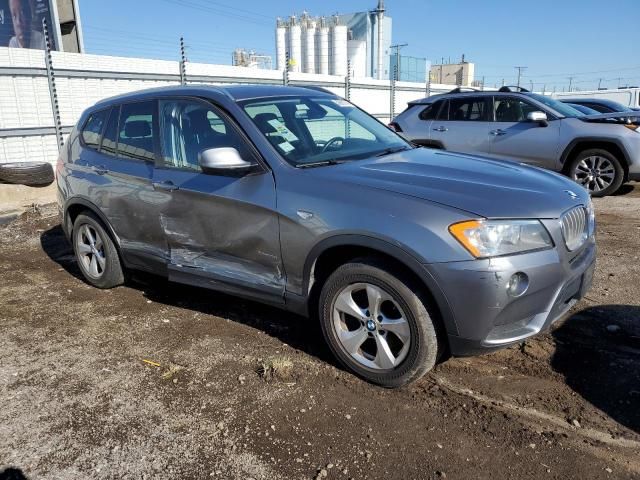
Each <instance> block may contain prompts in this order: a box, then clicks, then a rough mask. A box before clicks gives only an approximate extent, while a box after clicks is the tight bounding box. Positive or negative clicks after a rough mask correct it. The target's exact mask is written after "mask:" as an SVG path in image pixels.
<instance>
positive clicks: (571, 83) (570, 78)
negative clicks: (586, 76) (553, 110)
mask: <svg viewBox="0 0 640 480" xmlns="http://www.w3.org/2000/svg"><path fill="white" fill-rule="evenodd" d="M572 85H573V77H569V92H571V86H572Z"/></svg>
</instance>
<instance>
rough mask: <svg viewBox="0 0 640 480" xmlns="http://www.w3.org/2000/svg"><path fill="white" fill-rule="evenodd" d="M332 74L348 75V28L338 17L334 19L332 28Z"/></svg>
mask: <svg viewBox="0 0 640 480" xmlns="http://www.w3.org/2000/svg"><path fill="white" fill-rule="evenodd" d="M331 74H332V75H338V76H341V77H344V76H345V75H346V74H347V26H346V25H342V24H341V23H340V19H339V18H338V17H334V18H333V25H332V26H331Z"/></svg>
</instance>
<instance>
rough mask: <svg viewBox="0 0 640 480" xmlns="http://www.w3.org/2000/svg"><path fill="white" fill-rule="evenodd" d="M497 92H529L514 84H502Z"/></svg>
mask: <svg viewBox="0 0 640 480" xmlns="http://www.w3.org/2000/svg"><path fill="white" fill-rule="evenodd" d="M498 91H499V92H530V90H527V89H526V88H522V87H518V86H516V85H503V86H502V87H500V89H499V90H498Z"/></svg>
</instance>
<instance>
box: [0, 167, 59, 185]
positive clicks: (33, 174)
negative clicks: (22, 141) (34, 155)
mask: <svg viewBox="0 0 640 480" xmlns="http://www.w3.org/2000/svg"><path fill="white" fill-rule="evenodd" d="M53 180H54V175H53V167H52V166H51V164H50V163H46V162H18V163H0V182H4V183H13V184H17V185H27V186H29V187H46V186H47V185H51V184H52V183H53Z"/></svg>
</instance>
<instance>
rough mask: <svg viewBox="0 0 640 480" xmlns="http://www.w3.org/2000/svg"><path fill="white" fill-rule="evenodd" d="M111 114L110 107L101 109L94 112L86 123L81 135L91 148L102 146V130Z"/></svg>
mask: <svg viewBox="0 0 640 480" xmlns="http://www.w3.org/2000/svg"><path fill="white" fill-rule="evenodd" d="M108 116H109V109H105V110H100V111H98V112H94V113H92V114H91V115H90V116H89V118H88V119H87V122H86V123H85V124H84V127H83V128H82V131H81V132H80V136H81V137H82V141H83V142H84V144H85V145H86V146H87V147H89V148H94V149H96V150H97V149H98V147H99V146H100V138H101V136H102V130H103V129H104V125H105V123H106V122H107V118H108Z"/></svg>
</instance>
